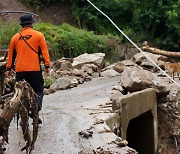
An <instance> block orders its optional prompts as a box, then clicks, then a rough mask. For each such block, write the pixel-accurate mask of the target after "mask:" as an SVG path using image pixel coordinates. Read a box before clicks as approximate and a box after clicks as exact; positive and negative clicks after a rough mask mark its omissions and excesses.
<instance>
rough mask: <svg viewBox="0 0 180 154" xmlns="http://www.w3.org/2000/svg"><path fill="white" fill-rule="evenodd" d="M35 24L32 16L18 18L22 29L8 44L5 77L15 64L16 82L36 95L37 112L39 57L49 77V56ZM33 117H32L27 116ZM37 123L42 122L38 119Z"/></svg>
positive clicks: (40, 96)
mask: <svg viewBox="0 0 180 154" xmlns="http://www.w3.org/2000/svg"><path fill="white" fill-rule="evenodd" d="M34 22H35V20H34V18H33V15H31V14H23V15H22V16H21V17H20V25H21V26H22V29H21V31H20V32H19V33H16V34H15V35H14V36H13V37H12V40H11V42H10V46H9V51H8V60H7V65H6V69H7V75H8V76H11V75H12V72H11V69H12V68H13V67H14V64H15V72H16V77H15V80H16V81H22V80H26V81H27V82H28V83H29V84H30V85H31V87H32V88H33V90H34V92H35V93H36V94H37V97H38V99H37V102H38V110H39V111H40V110H41V108H42V100H43V95H44V94H43V84H44V80H43V76H42V70H41V65H40V63H41V62H40V55H41V56H42V59H43V62H44V65H45V74H46V75H49V71H50V70H49V67H50V56H49V52H48V48H47V44H46V41H45V37H44V35H43V34H42V33H41V32H39V31H36V30H34V29H33V25H32V24H33V23H34ZM29 116H30V117H33V115H29ZM39 123H42V121H41V120H40V119H39Z"/></svg>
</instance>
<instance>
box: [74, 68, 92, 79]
mask: <svg viewBox="0 0 180 154" xmlns="http://www.w3.org/2000/svg"><path fill="white" fill-rule="evenodd" d="M71 72H72V74H73V75H74V76H78V77H82V78H86V77H87V76H89V75H88V74H87V72H84V71H83V70H79V69H73V70H72V71H71Z"/></svg>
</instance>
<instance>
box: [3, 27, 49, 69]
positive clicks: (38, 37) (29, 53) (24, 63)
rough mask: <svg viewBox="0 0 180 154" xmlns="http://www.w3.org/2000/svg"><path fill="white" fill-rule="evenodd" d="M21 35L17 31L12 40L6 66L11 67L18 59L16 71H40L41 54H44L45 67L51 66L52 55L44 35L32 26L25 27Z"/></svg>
mask: <svg viewBox="0 0 180 154" xmlns="http://www.w3.org/2000/svg"><path fill="white" fill-rule="evenodd" d="M21 35H22V36H21ZM21 35H20V34H19V33H17V34H15V35H14V36H13V38H12V40H11V43H10V46H9V51H8V61H7V65H6V67H7V68H8V69H11V68H12V67H13V65H14V61H15V59H16V65H15V71H16V72H25V71H40V70H41V67H40V57H39V56H40V54H41V55H42V58H43V61H44V64H45V67H49V66H50V57H49V52H48V49H47V44H46V41H45V38H44V35H43V34H42V33H41V32H38V31H36V30H34V29H32V28H30V27H28V28H23V29H22V31H21ZM22 37H23V38H22ZM23 39H26V41H27V42H28V44H29V45H30V46H31V47H32V48H33V49H34V50H35V51H37V52H38V54H37V53H36V52H35V51H33V50H32V49H31V48H30V47H29V46H28V45H27V44H26V42H25V41H24V40H23Z"/></svg>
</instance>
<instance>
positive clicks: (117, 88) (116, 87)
mask: <svg viewBox="0 0 180 154" xmlns="http://www.w3.org/2000/svg"><path fill="white" fill-rule="evenodd" d="M112 90H118V91H120V92H121V93H122V94H123V95H125V94H126V92H125V90H124V89H123V87H122V86H121V85H116V86H113V87H112Z"/></svg>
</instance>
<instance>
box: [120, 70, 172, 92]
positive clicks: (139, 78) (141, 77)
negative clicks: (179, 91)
mask: <svg viewBox="0 0 180 154" xmlns="http://www.w3.org/2000/svg"><path fill="white" fill-rule="evenodd" d="M121 74H122V76H121V86H122V87H123V88H124V89H127V90H128V91H129V92H135V91H140V90H143V89H146V88H154V89H155V91H156V92H157V93H163V94H165V95H167V94H168V93H169V90H168V89H167V87H166V86H167V85H166V84H165V83H164V82H163V81H161V79H160V78H158V77H157V76H156V75H155V74H153V73H151V72H150V71H147V70H143V69H140V68H136V67H128V68H125V69H124V71H123V73H121Z"/></svg>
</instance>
